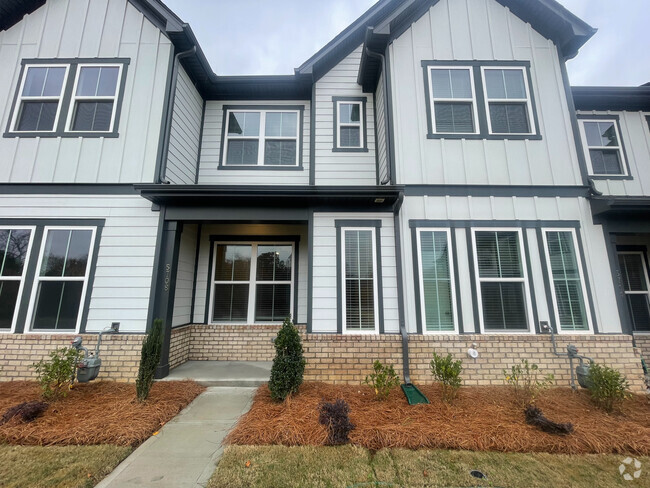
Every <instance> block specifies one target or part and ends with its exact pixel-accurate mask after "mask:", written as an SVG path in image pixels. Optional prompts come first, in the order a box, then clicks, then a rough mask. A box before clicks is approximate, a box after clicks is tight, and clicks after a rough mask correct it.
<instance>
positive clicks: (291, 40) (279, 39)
mask: <svg viewBox="0 0 650 488" xmlns="http://www.w3.org/2000/svg"><path fill="white" fill-rule="evenodd" d="M163 1H164V2H165V3H166V4H167V5H168V6H169V7H170V8H171V9H172V10H173V11H174V12H176V14H178V16H179V17H181V18H182V19H183V20H184V21H185V22H188V23H189V24H190V25H191V26H192V29H193V30H194V33H195V34H196V36H197V38H198V40H199V42H200V44H201V47H202V48H203V51H204V52H205V54H206V56H207V58H208V60H209V61H210V64H211V66H212V68H213V69H214V70H215V71H216V72H217V74H220V75H234V74H237V75H244V74H291V73H293V69H294V68H296V67H298V66H300V65H301V64H302V63H303V62H304V61H305V60H307V59H308V58H309V57H310V56H311V55H312V54H314V53H315V52H316V51H317V50H318V49H320V48H321V47H322V46H323V45H325V44H326V43H327V42H328V41H329V40H331V39H332V38H333V37H334V36H335V35H336V34H338V33H339V32H340V31H341V30H343V29H344V28H345V27H347V26H348V25H349V24H350V23H351V22H352V21H354V20H355V19H356V18H357V17H358V16H359V15H361V14H362V13H363V12H364V11H365V10H366V9H368V8H369V7H370V6H371V5H372V4H373V3H375V0H212V1H208V0H163ZM526 1H528V0H526ZM560 3H562V4H563V5H564V6H565V7H566V8H568V9H569V10H571V11H572V12H573V13H574V14H576V15H577V16H578V17H580V18H582V19H583V20H585V21H586V22H588V23H589V24H590V25H591V26H593V27H596V28H598V32H597V33H596V35H595V36H594V37H593V38H592V39H591V40H590V41H589V42H588V43H587V44H586V45H585V46H584V47H583V48H582V49H581V51H580V53H579V54H578V56H577V57H576V58H575V59H573V60H571V61H569V63H568V65H567V66H568V69H569V77H570V79H571V84H573V85H622V86H625V85H628V86H636V85H640V84H642V83H646V82H649V81H650V32H649V25H650V22H649V21H650V0H560Z"/></svg>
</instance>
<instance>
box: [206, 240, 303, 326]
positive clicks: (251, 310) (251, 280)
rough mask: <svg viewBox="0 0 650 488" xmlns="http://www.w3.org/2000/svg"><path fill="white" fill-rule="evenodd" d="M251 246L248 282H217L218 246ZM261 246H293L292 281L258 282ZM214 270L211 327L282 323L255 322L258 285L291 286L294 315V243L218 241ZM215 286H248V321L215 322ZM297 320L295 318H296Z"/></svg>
mask: <svg viewBox="0 0 650 488" xmlns="http://www.w3.org/2000/svg"><path fill="white" fill-rule="evenodd" d="M219 245H223V246H251V263H250V274H249V276H248V280H238V281H232V280H230V281H229V280H215V273H216V270H217V259H216V254H217V246H219ZM259 246H291V279H290V280H276V281H269V280H260V281H258V280H257V248H258V247H259ZM212 256H213V259H212V270H211V280H210V283H211V286H210V308H209V310H210V314H209V316H208V323H209V324H210V325H217V324H222V323H226V324H228V325H247V324H277V323H279V322H280V321H273V322H269V321H256V320H255V304H256V302H255V300H256V295H257V285H291V289H290V291H289V293H290V302H289V312H290V313H291V314H293V305H294V304H293V299H294V292H293V290H294V286H295V284H294V282H295V272H296V266H295V260H296V248H295V243H294V242H287V241H268V242H252V241H216V242H214V245H213V248H212ZM215 285H248V312H247V319H246V321H244V322H241V321H215V320H213V317H214V288H215ZM294 320H295V318H294Z"/></svg>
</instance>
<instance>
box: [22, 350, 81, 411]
mask: <svg viewBox="0 0 650 488" xmlns="http://www.w3.org/2000/svg"><path fill="white" fill-rule="evenodd" d="M49 356H50V358H49V359H41V360H40V361H39V362H38V363H34V364H33V365H32V368H34V369H35V370H36V377H37V379H38V382H39V384H40V385H41V392H42V394H43V398H45V399H46V400H58V399H59V398H62V397H65V396H66V395H67V394H68V390H69V389H70V386H72V383H74V375H75V373H76V370H77V362H79V360H80V359H81V352H79V351H77V350H76V349H75V348H74V347H62V348H60V349H55V350H54V351H51V352H50V354H49Z"/></svg>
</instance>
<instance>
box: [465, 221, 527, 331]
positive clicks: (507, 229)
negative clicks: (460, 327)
mask: <svg viewBox="0 0 650 488" xmlns="http://www.w3.org/2000/svg"><path fill="white" fill-rule="evenodd" d="M471 231H472V249H473V250H472V252H473V256H472V257H473V260H474V277H475V279H476V300H477V302H478V314H479V325H480V327H481V333H482V334H501V335H504V334H505V335H510V334H535V327H534V326H533V324H534V319H533V309H532V300H531V294H530V282H529V278H528V266H527V263H526V253H525V252H524V239H523V233H522V229H521V228H518V227H473V228H472V229H471ZM477 232H515V233H516V234H517V238H518V242H519V260H520V261H519V262H520V265H521V270H522V276H521V277H519V278H481V277H480V273H479V268H478V248H477V246H476V233H477ZM490 282H492V283H505V282H510V283H523V284H524V300H526V303H525V304H524V306H525V307H526V319H527V322H528V324H527V329H512V330H510V329H502V330H488V329H485V324H484V320H483V299H482V297H481V283H490Z"/></svg>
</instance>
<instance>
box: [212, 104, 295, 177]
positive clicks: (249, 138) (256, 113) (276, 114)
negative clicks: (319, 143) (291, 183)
mask: <svg viewBox="0 0 650 488" xmlns="http://www.w3.org/2000/svg"><path fill="white" fill-rule="evenodd" d="M224 108H225V107H224ZM225 109H226V127H225V137H224V158H223V161H224V162H223V166H236V167H241V166H255V167H298V166H299V165H300V130H301V125H302V112H301V109H302V107H282V106H278V108H273V109H264V110H258V109H254V108H242V109H239V108H238V109H228V108H225Z"/></svg>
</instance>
